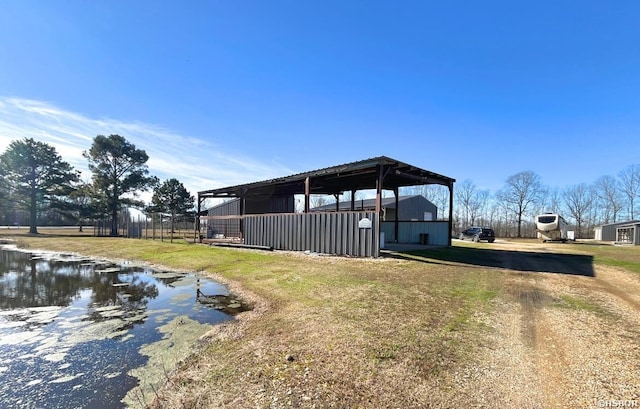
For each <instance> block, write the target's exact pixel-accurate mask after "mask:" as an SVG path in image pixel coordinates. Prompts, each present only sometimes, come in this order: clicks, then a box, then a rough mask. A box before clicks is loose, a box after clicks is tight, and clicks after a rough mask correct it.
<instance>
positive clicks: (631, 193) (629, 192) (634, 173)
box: [618, 165, 640, 220]
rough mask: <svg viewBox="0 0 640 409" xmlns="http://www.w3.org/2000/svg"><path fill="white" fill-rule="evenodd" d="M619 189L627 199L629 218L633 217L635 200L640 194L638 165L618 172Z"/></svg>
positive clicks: (639, 168)
mask: <svg viewBox="0 0 640 409" xmlns="http://www.w3.org/2000/svg"><path fill="white" fill-rule="evenodd" d="M618 176H619V178H620V189H621V190H622V192H623V193H624V195H625V196H626V198H627V205H628V212H629V218H630V219H632V220H633V218H634V217H635V216H634V215H635V205H636V199H637V198H638V195H639V194H640V165H631V166H629V167H627V168H625V169H624V170H622V171H621V172H620V174H619V175H618Z"/></svg>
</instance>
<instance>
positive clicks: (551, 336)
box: [450, 242, 640, 408]
mask: <svg viewBox="0 0 640 409" xmlns="http://www.w3.org/2000/svg"><path fill="white" fill-rule="evenodd" d="M553 246H554V244H551V245H549V244H541V243H540V244H538V243H508V242H502V243H499V242H496V243H495V247H493V249H499V250H503V251H500V252H495V253H496V254H498V256H497V257H495V256H494V257H493V259H492V262H491V263H492V264H494V265H493V266H491V267H495V268H499V269H502V270H503V271H504V273H505V274H507V276H506V295H505V296H504V297H498V298H497V299H496V303H498V305H497V306H496V307H497V308H496V311H497V313H495V314H492V315H491V316H485V317H479V319H481V320H482V321H483V322H484V323H485V324H486V325H487V328H488V329H489V331H488V332H489V335H488V339H487V340H486V342H485V345H484V346H482V347H481V352H480V354H478V355H477V356H476V358H475V359H474V363H473V365H469V366H467V367H465V368H464V369H463V370H461V371H459V372H457V373H454V374H452V375H451V377H452V378H451V380H450V381H451V382H453V383H455V385H456V395H455V396H452V397H451V404H452V407H453V406H456V405H457V404H464V405H469V404H472V406H474V407H519V408H556V407H576V408H578V407H579V408H585V407H586V408H588V407H640V276H639V275H638V274H636V273H632V272H628V271H626V270H623V269H618V268H614V267H601V266H594V265H593V263H592V260H591V259H590V256H587V255H585V256H580V255H575V254H574V255H568V254H559V253H558V251H559V250H560V251H562V248H558V247H553ZM557 246H562V244H557ZM639 257H640V253H639ZM485 264H486V263H485Z"/></svg>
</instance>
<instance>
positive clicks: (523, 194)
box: [497, 170, 544, 237]
mask: <svg viewBox="0 0 640 409" xmlns="http://www.w3.org/2000/svg"><path fill="white" fill-rule="evenodd" d="M543 194H544V188H543V186H542V182H541V180H540V176H538V175H537V174H536V173H534V172H532V171H530V170H527V171H524V172H519V173H516V174H515V175H512V176H509V177H508V178H507V180H506V182H505V186H504V188H502V189H501V190H500V191H498V193H497V197H498V200H500V201H501V202H502V204H503V205H504V206H505V207H506V208H507V209H509V210H510V211H511V212H512V213H513V214H514V215H515V216H516V223H517V226H518V233H517V237H522V218H523V216H524V215H525V214H526V213H527V210H528V209H529V208H530V207H531V206H532V205H535V204H536V203H539V202H540V200H541V198H542V196H543Z"/></svg>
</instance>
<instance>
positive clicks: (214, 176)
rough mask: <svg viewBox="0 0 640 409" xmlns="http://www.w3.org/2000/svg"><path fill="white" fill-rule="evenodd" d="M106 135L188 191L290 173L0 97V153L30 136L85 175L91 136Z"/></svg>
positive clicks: (171, 135) (152, 131)
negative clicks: (131, 148) (122, 141)
mask: <svg viewBox="0 0 640 409" xmlns="http://www.w3.org/2000/svg"><path fill="white" fill-rule="evenodd" d="M111 134H119V135H121V136H124V137H125V138H126V139H127V140H129V141H130V142H132V143H133V144H135V145H136V147H137V148H139V149H144V150H145V151H146V152H147V154H148V155H149V161H148V163H147V164H148V166H149V170H150V172H151V173H152V174H154V175H156V176H157V177H159V178H160V179H161V180H164V179H169V178H176V179H178V180H179V181H181V182H182V183H183V184H184V185H185V187H186V188H187V189H188V190H189V191H190V192H191V193H192V194H194V195H195V193H196V192H198V191H201V190H207V189H213V188H217V187H223V186H230V185H237V184H242V183H248V182H253V181H257V180H264V179H268V178H272V177H278V176H284V175H288V174H291V173H295V172H293V171H291V170H290V169H287V168H286V167H285V166H283V165H281V164H278V163H268V162H263V161H260V160H256V159H254V158H251V157H247V156H238V155H237V154H231V153H230V152H228V151H225V147H224V146H223V145H219V144H216V143H215V141H207V140H204V139H200V138H195V137H189V136H184V135H180V134H179V133H177V132H174V131H171V130H168V129H164V128H162V127H159V126H155V125H152V124H146V123H142V122H123V121H118V120H115V119H95V118H88V117H86V116H84V115H81V114H78V113H75V112H71V111H67V110H64V109H62V108H59V107H57V106H55V105H54V104H52V103H49V102H45V101H37V100H29V99H21V98H12V97H2V96H0V152H4V151H5V150H6V148H7V147H8V146H9V144H10V143H11V141H13V140H16V139H24V138H33V139H35V140H38V141H41V142H45V143H48V144H49V145H52V146H54V147H55V148H56V150H57V151H58V153H59V154H60V155H61V156H62V158H63V160H65V161H67V162H69V163H70V164H72V165H73V166H74V167H75V168H76V169H79V170H81V171H83V173H84V175H85V176H83V177H85V178H86V179H89V174H88V173H87V172H88V170H87V160H86V159H85V158H84V157H83V156H82V153H83V152H84V151H86V150H88V149H89V148H90V147H91V144H92V142H93V138H94V137H95V136H96V135H111Z"/></svg>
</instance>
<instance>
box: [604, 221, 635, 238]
mask: <svg viewBox="0 0 640 409" xmlns="http://www.w3.org/2000/svg"><path fill="white" fill-rule="evenodd" d="M638 222H640V220H629V221H626V222H618V223H611V224H605V225H603V226H602V238H601V239H600V240H603V241H616V240H618V233H617V230H618V227H620V226H623V225H625V224H635V223H638Z"/></svg>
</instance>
